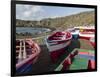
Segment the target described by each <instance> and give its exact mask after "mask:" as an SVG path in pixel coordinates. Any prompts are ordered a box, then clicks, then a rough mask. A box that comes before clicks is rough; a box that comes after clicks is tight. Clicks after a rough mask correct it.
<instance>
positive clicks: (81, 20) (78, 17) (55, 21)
mask: <svg viewBox="0 0 100 77" xmlns="http://www.w3.org/2000/svg"><path fill="white" fill-rule="evenodd" d="M91 24H92V25H94V24H95V13H94V11H88V12H82V13H79V14H75V15H70V16H65V17H58V18H47V19H42V20H40V21H29V20H28V21H26V20H19V19H16V26H17V27H40V28H42V27H43V28H44V27H45V28H50V29H52V30H55V29H66V28H68V27H73V26H85V25H91Z"/></svg>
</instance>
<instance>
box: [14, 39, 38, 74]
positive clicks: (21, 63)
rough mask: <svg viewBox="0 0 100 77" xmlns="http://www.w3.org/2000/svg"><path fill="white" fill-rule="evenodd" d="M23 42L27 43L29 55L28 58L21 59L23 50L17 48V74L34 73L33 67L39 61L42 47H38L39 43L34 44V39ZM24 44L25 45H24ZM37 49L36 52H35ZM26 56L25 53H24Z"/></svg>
mask: <svg viewBox="0 0 100 77" xmlns="http://www.w3.org/2000/svg"><path fill="white" fill-rule="evenodd" d="M18 40H19V39H18ZM21 41H25V45H26V47H25V49H26V53H27V55H26V56H27V57H26V58H24V57H23V58H22V57H19V56H20V55H21V53H20V52H21V51H23V49H24V48H23V47H22V50H21V51H20V50H18V49H20V48H16V49H17V50H16V54H18V56H17V59H16V61H17V62H16V73H18V74H21V73H28V72H29V71H32V65H33V64H34V63H35V62H36V61H37V59H38V56H39V53H40V47H39V46H38V45H37V43H35V42H33V41H32V39H25V40H22V39H21ZM22 44H23V43H22ZM34 49H35V50H34ZM23 54H24V51H23Z"/></svg>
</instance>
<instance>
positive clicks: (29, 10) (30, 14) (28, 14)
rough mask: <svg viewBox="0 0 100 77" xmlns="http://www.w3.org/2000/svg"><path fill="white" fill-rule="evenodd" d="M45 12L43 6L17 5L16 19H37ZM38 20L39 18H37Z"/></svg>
mask: <svg viewBox="0 0 100 77" xmlns="http://www.w3.org/2000/svg"><path fill="white" fill-rule="evenodd" d="M41 12H43V9H42V6H36V5H20V4H17V5H16V18H17V19H24V20H30V19H31V20H32V19H35V18H36V16H39V14H41ZM37 19H38V18H37Z"/></svg>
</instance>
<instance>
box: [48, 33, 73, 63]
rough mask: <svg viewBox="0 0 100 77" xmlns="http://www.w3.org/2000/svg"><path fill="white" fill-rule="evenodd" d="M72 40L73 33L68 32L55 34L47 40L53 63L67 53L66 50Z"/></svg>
mask: <svg viewBox="0 0 100 77" xmlns="http://www.w3.org/2000/svg"><path fill="white" fill-rule="evenodd" d="M71 39H72V35H71V33H70V32H66V31H57V32H54V33H53V34H51V35H49V36H48V37H47V38H46V45H47V48H48V49H49V52H50V56H51V59H52V61H53V62H55V61H57V59H58V57H59V56H61V55H62V54H63V53H64V52H65V51H66V49H65V48H66V47H67V46H68V45H69V44H70V43H71Z"/></svg>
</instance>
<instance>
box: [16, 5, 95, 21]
mask: <svg viewBox="0 0 100 77" xmlns="http://www.w3.org/2000/svg"><path fill="white" fill-rule="evenodd" d="M85 11H94V9H90V8H89V9H88V8H76V7H74V8H73V7H55V6H51V7H50V6H38V5H23V4H17V5H16V19H22V20H41V19H44V18H55V17H62V16H68V15H72V14H77V13H80V12H85Z"/></svg>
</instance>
